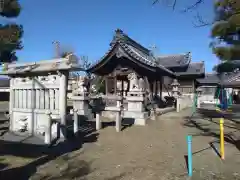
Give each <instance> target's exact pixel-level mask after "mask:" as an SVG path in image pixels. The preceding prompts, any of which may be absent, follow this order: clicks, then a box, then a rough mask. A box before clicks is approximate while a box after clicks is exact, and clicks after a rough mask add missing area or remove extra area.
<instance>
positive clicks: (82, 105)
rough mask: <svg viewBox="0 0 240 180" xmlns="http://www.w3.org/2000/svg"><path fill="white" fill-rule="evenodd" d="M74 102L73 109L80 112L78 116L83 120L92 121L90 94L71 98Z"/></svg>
mask: <svg viewBox="0 0 240 180" xmlns="http://www.w3.org/2000/svg"><path fill="white" fill-rule="evenodd" d="M71 99H72V101H73V109H75V110H77V111H78V115H79V116H80V117H81V119H88V120H89V119H92V118H93V117H92V111H91V109H89V97H88V93H85V92H83V93H79V94H74V95H73V96H72V97H71Z"/></svg>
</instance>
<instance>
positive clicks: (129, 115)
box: [123, 111, 148, 126]
mask: <svg viewBox="0 0 240 180" xmlns="http://www.w3.org/2000/svg"><path fill="white" fill-rule="evenodd" d="M123 118H126V119H133V122H134V125H140V126H145V125H146V124H147V119H148V112H136V111H135V112H134V111H125V112H124V113H123Z"/></svg>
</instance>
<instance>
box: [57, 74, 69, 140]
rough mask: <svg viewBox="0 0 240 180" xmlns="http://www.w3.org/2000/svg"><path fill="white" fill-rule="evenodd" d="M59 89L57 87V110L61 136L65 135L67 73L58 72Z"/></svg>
mask: <svg viewBox="0 0 240 180" xmlns="http://www.w3.org/2000/svg"><path fill="white" fill-rule="evenodd" d="M59 76H60V82H59V83H60V89H59V97H60V99H59V111H60V123H61V124H60V129H61V137H62V138H65V137H66V113H67V84H68V75H67V73H66V72H62V73H59Z"/></svg>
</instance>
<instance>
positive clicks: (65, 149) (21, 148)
mask: <svg viewBox="0 0 240 180" xmlns="http://www.w3.org/2000/svg"><path fill="white" fill-rule="evenodd" d="M97 139H98V133H97V132H96V131H95V123H93V122H84V124H82V125H81V129H80V133H79V134H78V135H77V136H76V137H72V138H71V139H68V140H66V141H64V142H60V143H58V144H57V145H55V146H52V147H46V146H37V145H31V144H21V143H13V142H6V141H0V156H5V155H12V156H18V157H22V158H34V159H35V160H33V161H32V162H30V163H29V164H27V165H24V166H21V167H17V168H11V169H6V167H7V166H8V165H6V164H1V161H0V168H1V169H0V179H4V180H8V179H19V180H27V179H29V178H30V177H31V176H32V175H33V174H35V173H36V172H37V168H38V167H39V166H41V165H43V164H45V163H47V162H49V161H52V160H55V159H57V158H59V157H62V158H63V159H64V158H65V161H66V162H69V161H73V158H71V159H69V158H66V157H67V156H66V155H67V153H70V152H73V151H76V150H78V149H80V148H81V147H82V145H83V144H84V143H92V142H96V141H97ZM74 162H75V161H73V162H72V163H71V164H70V165H69V164H68V167H67V168H66V169H65V170H61V172H59V173H58V174H59V176H58V177H51V176H49V175H47V176H46V177H41V178H39V179H44V180H54V179H66V178H67V179H73V178H79V177H84V176H85V175H86V174H88V173H89V172H90V168H89V164H88V163H87V162H85V161H76V162H77V165H74V164H76V162H75V163H74ZM73 165H74V167H72V166H73ZM3 168H5V169H3Z"/></svg>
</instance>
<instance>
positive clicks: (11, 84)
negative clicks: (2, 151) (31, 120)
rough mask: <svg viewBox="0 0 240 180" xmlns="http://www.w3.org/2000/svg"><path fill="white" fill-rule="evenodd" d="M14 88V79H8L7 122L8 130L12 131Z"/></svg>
mask: <svg viewBox="0 0 240 180" xmlns="http://www.w3.org/2000/svg"><path fill="white" fill-rule="evenodd" d="M13 86H14V79H13V78H11V79H10V87H9V95H10V97H9V115H10V120H9V130H10V131H13V108H14V102H15V97H14V96H15V93H14V90H13Z"/></svg>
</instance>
